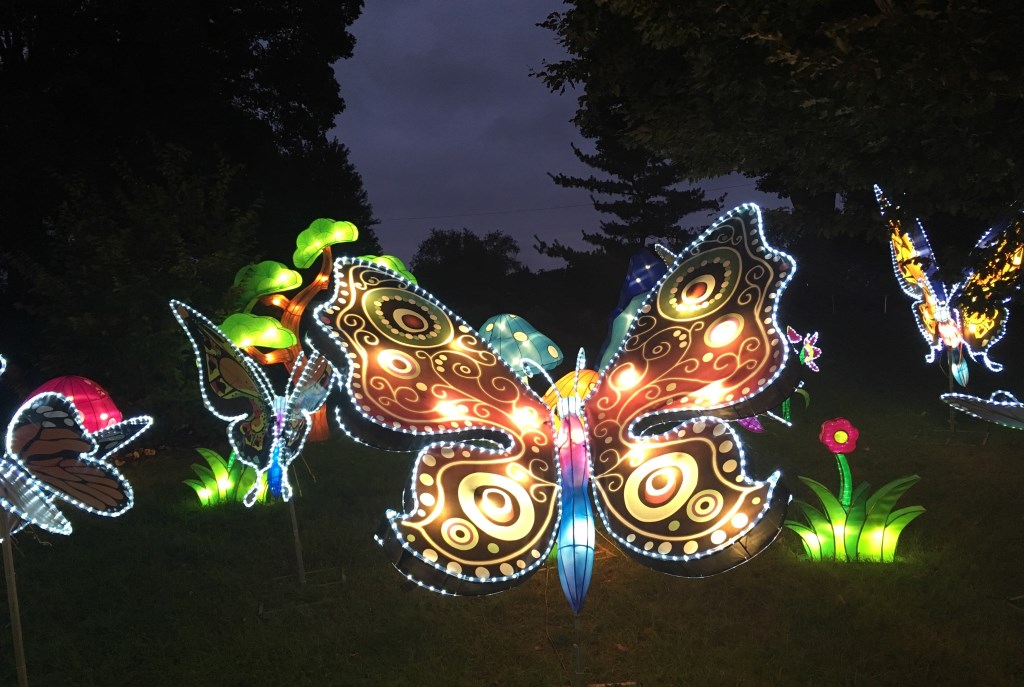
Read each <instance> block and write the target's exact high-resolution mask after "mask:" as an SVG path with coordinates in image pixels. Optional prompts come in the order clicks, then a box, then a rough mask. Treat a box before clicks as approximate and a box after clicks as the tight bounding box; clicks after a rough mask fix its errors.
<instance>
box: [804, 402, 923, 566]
mask: <svg viewBox="0 0 1024 687" xmlns="http://www.w3.org/2000/svg"><path fill="white" fill-rule="evenodd" d="M859 437H860V432H859V431H858V430H857V428H856V427H854V426H853V424H852V423H850V421H849V420H847V419H845V418H836V419H834V420H827V421H826V422H823V423H822V425H821V433H820V434H819V436H818V439H819V440H820V441H821V443H822V444H824V445H825V447H826V448H828V450H829V451H831V452H832V453H834V454H835V456H836V467H837V468H838V470H839V491H838V496H836V495H833V494H832V492H830V491H829V490H828V487H826V486H825V485H824V484H822V483H821V482H818V481H815V480H813V479H811V478H810V477H800V478H799V479H800V481H801V482H803V483H804V484H805V485H807V487H809V488H810V490H811V491H812V492H813V493H814V495H815V496H817V497H818V500H819V501H820V502H821V505H822V510H820V511H819V510H818V509H817V508H815V507H814V506H812V505H810V504H809V503H806V502H804V501H801V500H799V499H798V500H796V501H794V503H795V505H796V506H797V507H798V508H799V509H800V511H801V512H802V513H803V515H804V517H805V519H806V522H800V521H798V520H786V523H785V525H786V527H788V528H789V529H790V530H792V531H794V532H796V533H797V534H798V535H800V541H801V542H802V543H803V545H804V551H805V552H806V553H807V556H808V558H810V559H811V560H814V561H822V560H826V561H852V560H858V561H873V562H883V563H891V562H892V561H893V560H894V559H895V556H896V544H897V542H898V541H899V537H900V534H901V533H902V532H903V529H904V528H905V527H906V526H907V525H909V524H910V523H911V522H912V521H913V520H914V519H915V518H917V516H919V515H920V514H921V513H923V512H924V508H922V507H921V506H907V507H906V508H900V509H898V510H893V508H894V507H895V505H896V501H898V500H899V498H900V497H901V496H902V495H903V494H904V493H905V492H906V491H907V490H908V489H910V487H912V486H914V484H915V483H917V481H918V480H919V479H921V478H920V477H918V476H917V475H908V476H906V477H900V478H899V479H895V480H893V481H891V482H889V483H888V484H886V485H885V486H883V487H882V488H881V489H879V490H878V491H877V492H875V493H874V494H871V493H870V489H871V485H869V484H868V483H867V482H865V483H863V484H859V485H857V487H854V486H853V479H852V477H851V476H850V466H849V463H848V462H847V459H846V454H848V453H852V452H853V451H854V450H856V448H857V439H858V438H859Z"/></svg>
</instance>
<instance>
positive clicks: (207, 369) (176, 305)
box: [171, 301, 334, 506]
mask: <svg viewBox="0 0 1024 687" xmlns="http://www.w3.org/2000/svg"><path fill="white" fill-rule="evenodd" d="M171 311H172V312H173V313H174V317H175V318H176V319H177V320H178V324H180V325H181V327H182V329H184V330H185V333H186V334H187V335H188V338H189V340H190V341H191V342H192V348H193V350H194V351H195V354H196V359H197V361H198V368H199V390H200V392H201V393H202V396H203V401H204V402H205V404H206V407H207V409H208V410H209V411H210V412H211V413H213V414H214V415H215V416H216V417H218V418H220V419H221V420H224V421H226V422H227V423H228V428H227V434H228V441H229V442H230V443H231V448H232V450H233V451H234V452H235V454H236V455H237V456H238V459H239V460H240V461H242V462H243V463H245V464H246V465H248V466H250V467H252V468H253V469H254V470H256V481H255V484H254V485H253V487H252V488H251V489H250V490H249V492H248V493H246V495H245V497H244V500H243V503H245V505H246V506H252V505H253V504H254V503H256V499H257V497H258V494H259V485H260V482H261V479H262V478H263V476H264V474H266V480H267V484H268V486H269V489H270V493H271V494H272V495H273V496H274V497H275V498H279V499H282V500H284V501H288V500H289V499H290V498H291V495H292V488H291V485H290V484H289V483H288V474H287V473H288V466H289V465H290V464H291V462H292V461H293V460H295V458H296V457H297V456H298V455H299V453H300V452H301V451H302V447H303V445H304V444H305V441H306V436H307V435H308V434H309V428H310V416H311V415H312V413H314V412H316V411H317V410H318V409H319V408H320V407H321V406H322V405H323V404H324V402H325V401H326V400H327V394H328V393H329V392H330V389H331V386H332V383H333V380H334V373H333V371H332V370H331V367H330V365H328V364H327V361H326V360H324V359H323V357H321V356H320V355H318V354H315V353H314V354H313V355H312V356H310V357H309V358H306V357H305V355H304V354H303V355H300V356H299V358H298V359H297V360H296V362H295V365H294V367H293V368H292V372H291V378H290V379H289V381H288V386H287V388H286V389H285V393H284V394H283V395H278V394H276V393H274V391H273V387H272V386H271V384H270V380H269V379H268V378H267V375H266V373H265V372H264V371H263V369H262V368H261V367H260V366H259V364H258V363H256V362H255V361H254V360H253V359H252V358H250V357H249V356H247V355H246V354H245V353H243V352H242V351H241V350H239V349H238V347H237V346H235V345H234V344H233V343H232V342H231V339H229V338H228V337H227V335H225V334H224V332H222V331H221V330H220V329H219V328H218V327H217V325H215V324H213V322H211V321H210V320H209V319H207V318H206V317H205V316H204V315H202V314H201V313H199V312H198V311H196V310H194V309H192V308H191V307H189V306H188V305H185V304H184V303H182V302H180V301H171Z"/></svg>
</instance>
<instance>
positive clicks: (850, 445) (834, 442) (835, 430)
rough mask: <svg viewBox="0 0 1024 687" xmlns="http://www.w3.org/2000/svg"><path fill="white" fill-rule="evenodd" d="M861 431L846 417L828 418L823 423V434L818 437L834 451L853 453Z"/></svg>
mask: <svg viewBox="0 0 1024 687" xmlns="http://www.w3.org/2000/svg"><path fill="white" fill-rule="evenodd" d="M858 436H860V432H858V431H857V428H856V427H854V426H853V425H852V424H851V423H850V421H849V420H847V419H846V418H845V417H837V418H836V419H835V420H826V421H825V422H823V423H821V434H819V435H818V439H819V440H821V443H823V444H825V446H826V447H828V450H829V451H831V452H832V453H851V452H852V451H853V450H854V449H856V448H857V437H858Z"/></svg>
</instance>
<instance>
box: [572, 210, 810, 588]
mask: <svg viewBox="0 0 1024 687" xmlns="http://www.w3.org/2000/svg"><path fill="white" fill-rule="evenodd" d="M795 268H796V264H795V262H794V261H793V259H792V258H791V257H789V256H788V255H786V254H784V253H781V252H779V251H777V250H774V249H773V248H771V246H769V245H768V243H767V241H766V240H765V237H764V234H763V232H762V228H761V214H760V210H759V209H758V208H757V207H756V206H754V205H744V206H740V207H738V208H736V209H735V210H733V211H732V212H730V213H729V214H727V215H725V216H724V217H722V218H721V219H719V221H718V222H716V223H715V224H714V225H712V226H711V227H710V228H709V229H708V230H707V231H705V232H704V233H703V234H702V235H701V236H700V237H698V238H697V239H696V240H695V241H694V242H693V243H692V244H691V245H690V246H689V247H688V248H687V249H686V250H684V251H682V252H681V253H680V254H679V256H678V257H677V258H676V260H675V262H674V263H673V264H672V265H671V266H670V267H669V271H668V274H666V275H665V277H663V279H662V281H661V282H660V283H659V285H658V286H657V287H656V289H655V290H654V291H653V292H652V294H651V297H650V298H649V300H648V301H647V303H645V304H644V305H643V306H642V307H641V308H640V309H639V311H638V312H637V316H636V318H635V319H634V321H633V324H632V327H631V329H630V330H629V332H628V333H627V335H626V337H625V339H624V340H623V342H622V344H621V346H620V348H619V351H618V353H617V355H615V357H613V358H612V359H611V362H610V363H609V364H608V366H607V367H606V368H605V370H604V371H603V372H602V376H601V381H600V382H599V384H598V385H597V386H596V387H595V390H594V391H593V392H592V393H591V395H590V396H589V397H588V398H587V399H585V404H584V411H585V417H586V423H587V425H588V426H589V429H590V437H591V441H592V461H593V478H592V484H593V490H594V495H595V499H596V501H597V504H598V510H599V514H600V516H601V519H602V520H603V522H604V524H605V527H606V529H607V530H608V531H609V532H610V533H611V534H612V535H613V536H614V537H615V539H616V541H617V542H618V543H619V545H620V546H621V547H622V548H623V549H624V550H626V551H627V552H629V553H630V554H632V555H633V556H635V557H636V558H637V559H639V560H640V561H641V562H643V563H645V564H646V565H648V566H650V567H652V568H655V569H658V570H661V571H663V572H667V573H670V574H674V575H682V576H687V577H701V576H706V575H711V574H715V573H719V572H723V571H725V570H728V569H729V568H732V567H734V566H735V565H738V564H739V563H742V562H744V561H746V560H748V559H749V558H751V557H753V556H754V555H756V554H757V553H758V552H760V551H761V550H763V549H764V548H765V547H767V546H768V544H770V543H771V542H772V541H773V540H774V539H775V537H776V536H777V535H778V533H779V531H780V530H781V528H782V522H783V520H784V519H785V510H786V505H787V504H788V502H789V494H788V492H787V491H786V490H785V489H784V488H783V487H782V486H781V485H780V484H779V483H778V479H779V473H778V472H776V473H774V474H772V475H771V476H770V477H769V478H768V479H767V480H765V481H763V482H760V481H756V480H753V479H751V478H750V477H748V476H747V474H746V471H745V462H744V454H743V449H742V446H741V443H740V440H739V438H738V436H737V435H736V433H735V432H734V431H733V430H732V429H731V428H730V426H729V425H728V424H727V423H726V422H725V421H723V419H722V417H726V418H729V419H735V418H737V417H741V418H742V417H750V416H753V415H756V414H757V413H760V412H764V411H766V410H767V409H769V408H772V407H774V406H776V405H778V404H779V403H780V402H781V401H782V400H783V399H785V398H787V397H788V396H789V395H790V394H791V393H792V392H793V390H794V388H795V387H796V385H797V384H798V383H799V375H800V370H799V368H800V365H799V364H798V363H791V361H790V360H788V357H789V356H788V349H789V346H788V342H787V341H786V338H785V334H784V333H783V331H782V330H781V329H780V327H779V324H778V321H777V309H778V304H779V299H780V296H781V294H782V291H783V289H784V288H785V286H786V284H787V283H788V282H789V280H790V279H791V277H792V275H793V273H794V271H795ZM716 415H717V416H718V417H715V416H716ZM695 416H696V417H695Z"/></svg>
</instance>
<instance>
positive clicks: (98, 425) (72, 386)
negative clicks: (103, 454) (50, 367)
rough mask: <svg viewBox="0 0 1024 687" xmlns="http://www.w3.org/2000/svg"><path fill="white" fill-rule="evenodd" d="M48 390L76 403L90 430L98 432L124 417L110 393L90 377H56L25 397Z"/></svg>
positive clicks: (84, 424) (84, 423) (85, 424)
mask: <svg viewBox="0 0 1024 687" xmlns="http://www.w3.org/2000/svg"><path fill="white" fill-rule="evenodd" d="M46 391H54V392H56V393H58V394H61V395H63V396H66V397H67V398H68V400H69V401H71V402H72V403H74V404H75V408H77V409H78V411H79V413H81V415H82V425H83V426H84V427H85V428H86V429H87V430H89V432H98V431H99V430H101V429H103V428H105V427H109V426H111V425H115V424H117V423H118V422H120V421H121V420H122V419H124V418H123V416H122V415H121V411H120V410H118V409H117V406H115V405H114V401H113V400H112V399H111V398H110V394H108V393H107V391H106V390H105V389H104V388H103V387H101V386H100V385H99V384H97V383H96V382H94V381H92V380H91V379H89V378H88V377H80V376H78V375H64V376H61V377H54V378H53V379H51V380H50V381H48V382H45V383H43V385H42V386H40V387H39V388H38V389H36V390H35V391H33V392H32V393H30V394H29V395H28V396H26V397H25V398H32V397H33V396H37V395H39V394H41V393H43V392H46Z"/></svg>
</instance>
